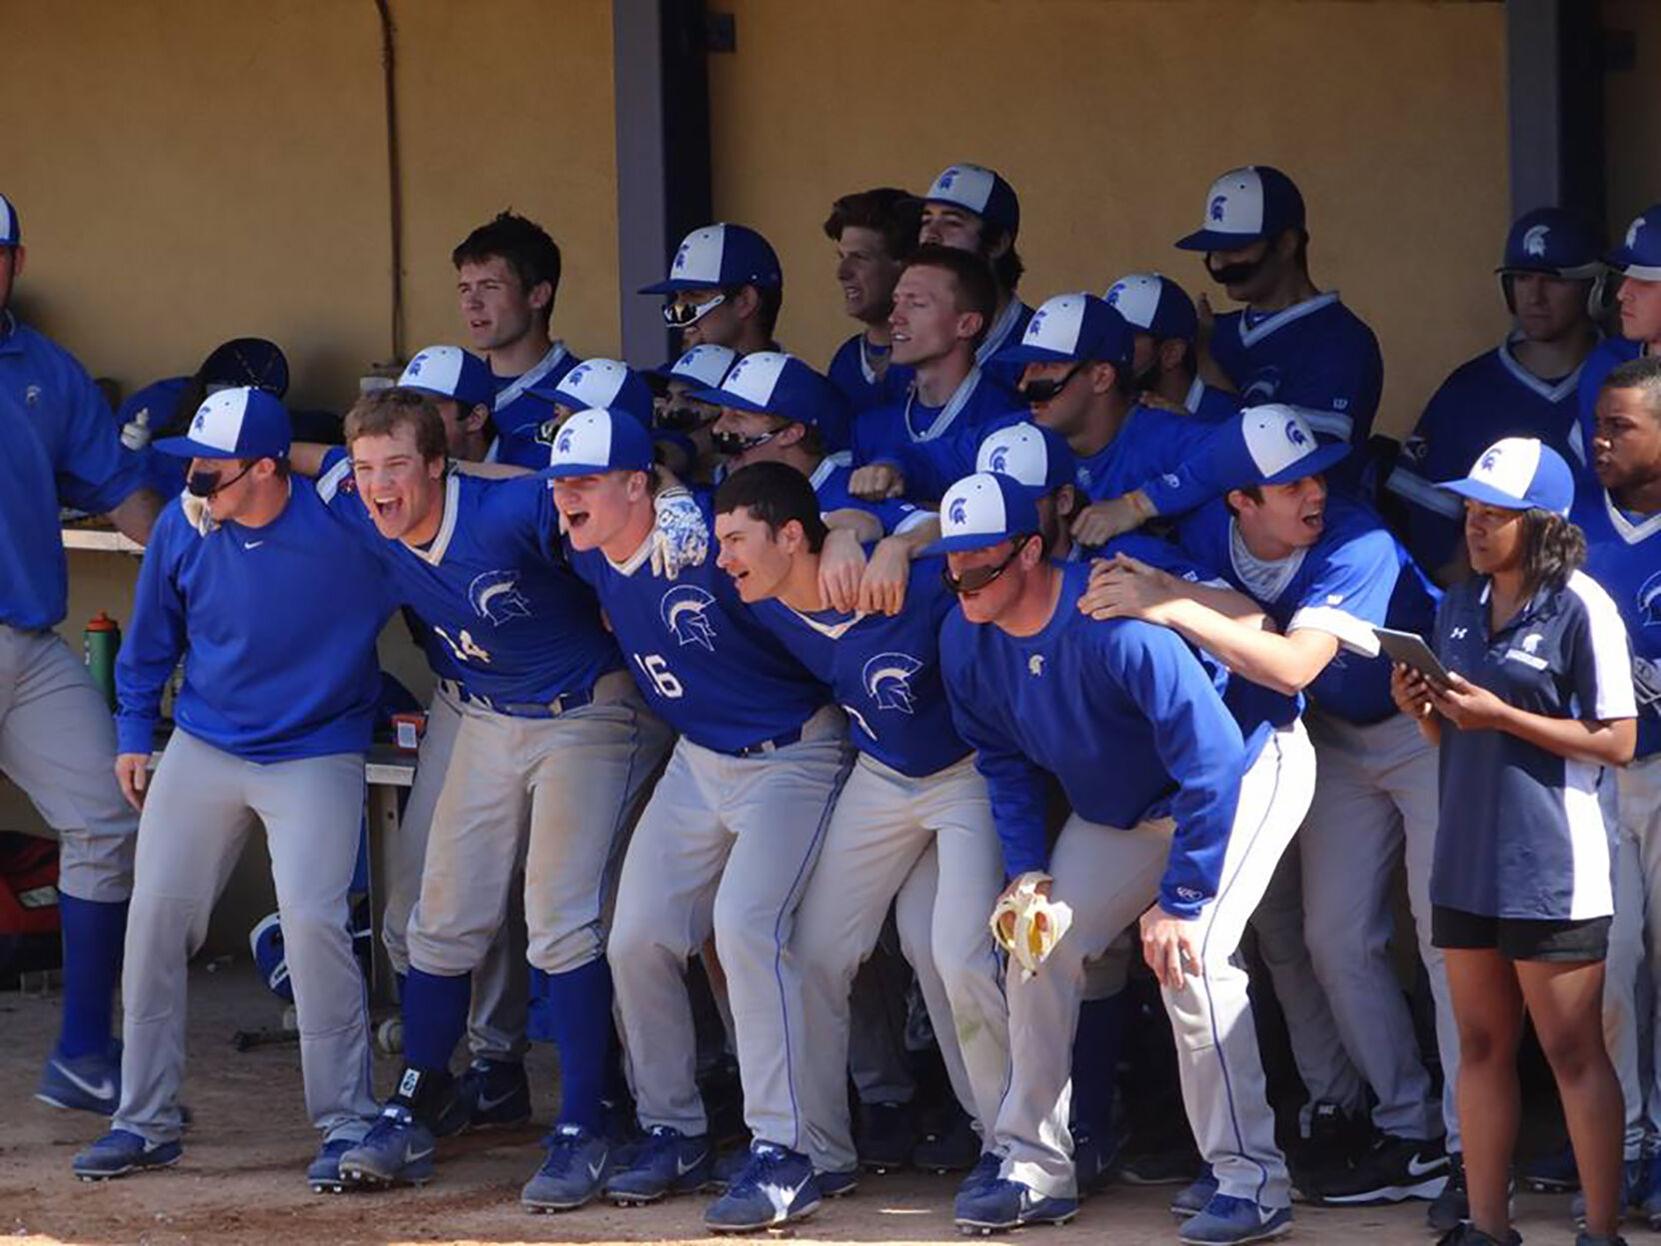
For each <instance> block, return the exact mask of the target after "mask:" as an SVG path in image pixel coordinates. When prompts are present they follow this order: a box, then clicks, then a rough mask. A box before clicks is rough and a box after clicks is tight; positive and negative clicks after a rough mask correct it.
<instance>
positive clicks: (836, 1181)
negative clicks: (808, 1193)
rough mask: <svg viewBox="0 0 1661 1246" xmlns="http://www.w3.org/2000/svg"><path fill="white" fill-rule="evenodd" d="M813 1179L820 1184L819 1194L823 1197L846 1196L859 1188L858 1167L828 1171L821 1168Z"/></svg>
mask: <svg viewBox="0 0 1661 1246" xmlns="http://www.w3.org/2000/svg"><path fill="white" fill-rule="evenodd" d="M813 1179H814V1180H815V1181H816V1182H818V1184H819V1195H820V1197H822V1198H845V1197H847V1196H848V1195H849V1194H852V1193H853V1192H854V1191H855V1190H857V1189H859V1169H857V1168H849V1169H847V1170H845V1171H843V1172H826V1171H825V1170H824V1169H823V1168H821V1169H819V1170H818V1171H817V1172H815V1173H814V1174H813Z"/></svg>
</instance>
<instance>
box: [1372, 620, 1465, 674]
mask: <svg viewBox="0 0 1661 1246" xmlns="http://www.w3.org/2000/svg"><path fill="white" fill-rule="evenodd" d="M1373 635H1375V636H1377V637H1378V647H1379V648H1380V649H1382V650H1384V652H1385V653H1386V654H1387V655H1388V656H1389V658H1390V660H1391V661H1392V662H1400V663H1402V664H1404V665H1406V666H1411V667H1412V668H1413V669H1414V670H1416V671H1418V672H1419V674H1421V675H1423V676H1424V677H1425V678H1426V679H1428V680H1430V682H1431V683H1432V684H1435V685H1436V686H1438V687H1441V688H1446V687H1447V686H1448V685H1449V684H1450V683H1451V682H1452V681H1451V680H1449V678H1448V669H1447V667H1445V666H1443V665H1442V663H1441V662H1440V661H1439V660H1438V659H1437V657H1436V654H1435V653H1434V652H1433V651H1432V650H1431V647H1430V646H1429V645H1427V644H1425V641H1424V637H1422V636H1420V635H1418V634H1417V633H1415V632H1398V631H1396V630H1395V629H1394V628H1389V627H1375V628H1373Z"/></svg>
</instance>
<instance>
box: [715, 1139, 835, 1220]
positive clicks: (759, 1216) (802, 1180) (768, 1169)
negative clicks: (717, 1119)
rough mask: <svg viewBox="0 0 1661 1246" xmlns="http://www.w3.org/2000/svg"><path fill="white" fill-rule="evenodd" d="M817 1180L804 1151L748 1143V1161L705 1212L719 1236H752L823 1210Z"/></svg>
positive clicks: (770, 1144)
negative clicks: (734, 1234)
mask: <svg viewBox="0 0 1661 1246" xmlns="http://www.w3.org/2000/svg"><path fill="white" fill-rule="evenodd" d="M819 1202H820V1194H819V1182H818V1180H817V1178H816V1177H815V1176H814V1172H813V1164H812V1163H811V1162H810V1161H809V1160H808V1158H807V1156H805V1155H803V1154H802V1153H801V1152H800V1151H791V1150H788V1149H787V1148H785V1147H782V1146H778V1145H776V1144H774V1143H771V1142H755V1143H752V1144H751V1145H750V1162H749V1163H747V1164H745V1165H744V1168H743V1170H742V1171H740V1172H739V1174H738V1175H737V1176H736V1177H734V1178H733V1179H732V1185H731V1186H729V1187H728V1188H727V1192H726V1193H725V1194H723V1195H722V1196H721V1197H720V1198H718V1199H716V1200H715V1201H714V1202H713V1203H711V1204H710V1206H709V1209H708V1210H707V1211H705V1212H704V1227H706V1228H708V1229H710V1230H711V1231H712V1232H715V1233H749V1232H752V1231H753V1230H756V1229H768V1228H773V1227H775V1226H777V1225H781V1224H789V1223H791V1222H793V1221H796V1220H804V1219H806V1218H807V1217H808V1216H811V1215H812V1214H813V1213H814V1212H816V1211H818V1210H819Z"/></svg>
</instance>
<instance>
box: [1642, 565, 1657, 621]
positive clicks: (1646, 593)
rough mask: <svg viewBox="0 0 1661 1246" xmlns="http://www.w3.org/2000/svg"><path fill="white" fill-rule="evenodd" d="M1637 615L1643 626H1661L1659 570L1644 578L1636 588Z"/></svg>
mask: <svg viewBox="0 0 1661 1246" xmlns="http://www.w3.org/2000/svg"><path fill="white" fill-rule="evenodd" d="M1638 617H1639V618H1640V619H1641V620H1643V624H1644V626H1645V627H1661V571H1657V572H1656V573H1655V574H1654V575H1652V576H1650V578H1649V579H1647V580H1645V581H1644V586H1643V587H1642V588H1640V589H1639V590H1638Z"/></svg>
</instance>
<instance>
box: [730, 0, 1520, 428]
mask: <svg viewBox="0 0 1661 1246" xmlns="http://www.w3.org/2000/svg"><path fill="white" fill-rule="evenodd" d="M719 7H721V8H723V9H730V10H731V11H732V12H733V13H734V15H735V17H736V24H737V51H736V52H735V53H734V54H731V55H721V56H714V57H712V58H711V59H710V78H711V92H712V104H711V112H712V114H713V117H714V122H713V129H714V135H713V143H714V164H715V198H716V210H717V212H718V213H720V214H721V215H723V216H725V217H727V218H728V219H732V220H741V221H744V222H747V223H749V224H752V225H754V226H756V227H758V228H759V229H761V230H762V231H763V232H764V233H765V234H766V235H767V236H768V237H769V239H771V240H772V242H773V243H774V245H775V246H776V247H777V248H778V249H779V252H780V255H781V258H782V259H783V262H784V269H785V277H786V295H785V308H784V315H783V318H782V320H781V324H780V332H781V334H782V338H783V340H784V342H785V343H786V344H787V345H788V346H789V347H790V348H791V349H793V350H796V351H798V352H799V353H802V354H804V355H806V356H807V357H808V358H810V359H813V360H815V361H817V362H819V363H821V364H822V363H824V362H826V361H828V359H829V356H830V352H831V351H832V350H833V349H834V347H835V345H836V343H837V342H838V341H840V340H841V339H842V338H843V337H845V336H846V335H847V334H848V333H850V332H852V322H850V321H848V320H847V319H846V318H845V317H844V316H842V314H841V309H840V300H839V299H838V297H837V291H836V289H835V283H834V278H833V263H834V255H833V252H832V248H831V244H830V243H829V242H827V241H826V240H825V238H824V237H823V235H822V234H821V233H820V229H819V227H820V223H821V221H823V219H824V216H825V214H826V212H827V211H828V209H829V206H830V203H831V201H832V200H833V199H834V198H835V197H836V196H837V195H839V194H842V193H845V192H847V191H850V190H856V189H861V188H864V187H867V186H875V185H881V184H892V185H902V186H910V187H912V188H914V189H917V190H921V189H923V188H924V187H926V186H927V184H928V181H929V179H930V178H931V177H932V176H933V175H934V174H935V173H936V172H937V171H938V170H939V169H941V168H943V167H944V166H945V165H947V164H949V163H951V162H953V161H957V160H972V161H976V162H978V163H982V164H988V165H991V166H992V167H994V168H996V169H998V170H999V171H1000V172H1002V173H1003V174H1004V175H1005V176H1006V177H1008V178H1009V180H1010V181H1011V182H1012V183H1013V184H1014V186H1015V188H1016V190H1017V192H1018V193H1019V194H1020V196H1021V212H1022V230H1021V238H1020V250H1021V253H1022V256H1023V258H1025V260H1026V261H1027V276H1026V278H1025V279H1024V281H1023V283H1022V292H1023V294H1024V295H1025V296H1026V298H1027V301H1028V302H1030V303H1036V302H1038V301H1040V300H1041V299H1043V298H1045V297H1047V296H1049V295H1051V294H1056V293H1060V292H1062V291H1064V290H1070V289H1077V288H1088V289H1093V290H1096V291H1098V292H1099V291H1100V290H1101V289H1102V288H1103V287H1104V286H1105V285H1106V284H1107V283H1108V282H1109V281H1111V280H1112V279H1113V278H1114V277H1115V276H1116V275H1118V274H1119V273H1121V272H1124V271H1127V270H1130V269H1135V268H1159V269H1162V270H1164V271H1165V272H1167V273H1169V274H1170V275H1172V276H1174V277H1176V278H1177V279H1178V280H1180V281H1182V282H1183V283H1184V285H1185V286H1187V287H1188V289H1189V290H1190V292H1191V293H1195V294H1197V293H1199V292H1200V291H1201V290H1202V289H1205V288H1206V283H1205V274H1204V271H1203V270H1202V269H1201V268H1200V266H1199V262H1198V260H1197V258H1196V257H1193V256H1190V255H1187V254H1185V253H1182V252H1178V251H1176V250H1173V249H1172V247H1171V245H1170V244H1171V242H1172V241H1173V240H1174V239H1175V238H1177V237H1178V236H1179V235H1181V234H1183V233H1186V232H1187V231H1188V230H1190V229H1192V228H1194V227H1195V226H1197V224H1198V223H1199V214H1200V209H1201V205H1202V203H1203V200H1204V195H1205V189H1206V186H1207V185H1208V184H1209V182H1210V180H1211V178H1212V177H1213V176H1215V175H1216V174H1217V173H1220V172H1222V171H1223V170H1224V169H1226V168H1229V167H1231V166H1233V165H1237V164H1244V163H1249V162H1252V161H1261V162H1264V163H1269V164H1274V165H1278V166H1279V167H1281V168H1283V169H1285V170H1286V171H1288V172H1289V173H1291V174H1292V176H1293V177H1294V178H1295V179H1296V180H1297V181H1298V183H1299V185H1300V186H1301V188H1302V190H1303V192H1304V196H1305V199H1306V200H1307V202H1308V206H1309V213H1310V233H1311V235H1312V240H1311V244H1310V245H1311V258H1312V269H1313V273H1314V276H1315V279H1316V281H1317V282H1318V283H1319V284H1321V285H1323V286H1326V287H1329V288H1330V287H1336V288H1337V289H1339V290H1341V291H1342V292H1343V294H1344V297H1345V299H1346V301H1347V302H1349V303H1350V304H1351V305H1352V306H1353V307H1354V308H1355V309H1356V310H1357V311H1359V312H1360V313H1361V314H1362V315H1363V316H1364V317H1365V318H1366V319H1367V320H1369V321H1370V322H1371V323H1372V325H1373V327H1374V329H1375V331H1376V332H1377V333H1378V335H1379V338H1380V340H1381V342H1382V344H1383V349H1384V357H1385V376H1386V385H1385V395H1384V402H1385V406H1384V409H1383V410H1384V414H1383V417H1382V419H1381V423H1383V424H1384V425H1385V426H1387V427H1390V428H1394V429H1400V428H1401V427H1403V426H1404V425H1409V424H1411V423H1412V421H1413V420H1414V419H1415V418H1417V413H1418V411H1419V409H1420V407H1421V406H1422V405H1423V402H1424V400H1425V399H1426V398H1427V397H1428V396H1429V394H1430V392H1431V390H1432V389H1433V388H1434V387H1435V385H1436V384H1437V383H1438V382H1439V381H1440V380H1441V378H1442V377H1443V376H1444V375H1445V374H1446V373H1447V372H1448V371H1449V370H1450V369H1452V368H1453V367H1454V366H1455V365H1456V364H1458V363H1460V362H1462V361H1463V360H1464V359H1466V358H1468V357H1469V356H1471V355H1472V354H1475V353H1476V352H1477V351H1479V350H1481V349H1483V348H1484V347H1486V346H1488V345H1490V344H1492V342H1493V341H1494V340H1495V339H1496V338H1497V337H1498V336H1499V335H1500V333H1501V332H1502V331H1503V329H1504V327H1505V312H1504V308H1503V305H1502V303H1501V301H1500V298H1499V293H1498V290H1497V289H1496V287H1495V285H1494V282H1493V278H1492V276H1491V272H1492V268H1493V265H1494V263H1495V260H1496V258H1497V256H1498V253H1499V251H1500V248H1501V246H1502V244H1503V241H1504V235H1505V229H1506V226H1507V224H1508V223H1509V212H1510V209H1509V203H1508V194H1509V191H1508V181H1507V157H1506V110H1505V13H1504V8H1503V6H1502V5H1499V4H1464V3H1445V4H1424V3H1395V2H1392V3H1373V4H1356V3H1331V2H1309V3H1289V2H1269V3H1256V4H1249V3H1239V2H1238V0H908V2H907V3H903V4H894V3H890V2H888V0H838V2H837V3H823V2H821V0H723V3H722V4H721V5H720V6H719Z"/></svg>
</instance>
